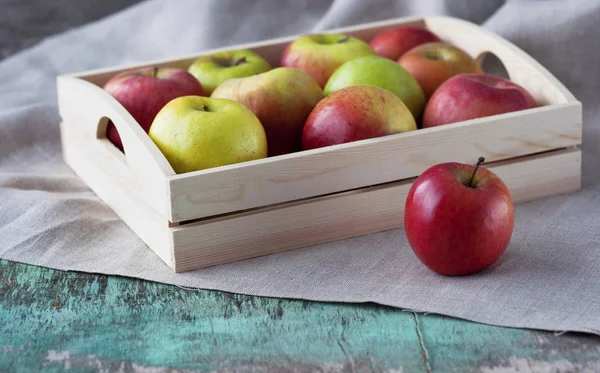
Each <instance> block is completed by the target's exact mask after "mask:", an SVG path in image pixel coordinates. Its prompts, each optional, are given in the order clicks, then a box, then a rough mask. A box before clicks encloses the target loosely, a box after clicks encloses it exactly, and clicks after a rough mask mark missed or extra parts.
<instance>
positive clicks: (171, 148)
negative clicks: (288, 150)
mask: <svg viewBox="0 0 600 373" xmlns="http://www.w3.org/2000/svg"><path fill="white" fill-rule="evenodd" d="M148 135H149V136H150V138H151V139H152V141H153V142H154V143H155V144H156V146H157V147H158V148H159V149H160V151H161V152H162V154H163V155H164V156H165V158H166V159H167V160H168V161H169V163H170V164H171V166H172V167H173V170H174V171H175V172H176V173H179V174H181V173H185V172H191V171H198V170H204V169H208V168H213V167H219V166H224V165H229V164H235V163H240V162H245V161H251V160H256V159H261V158H265V157H266V156H267V137H266V135H265V130H264V128H263V126H262V124H261V123H260V121H259V120H258V118H257V117H256V115H254V113H253V112H252V111H250V109H248V108H247V107H246V106H244V105H243V104H241V103H239V102H235V101H232V100H225V99H218V98H211V97H202V96H183V97H178V98H176V99H174V100H172V101H170V102H169V103H168V104H166V105H165V106H164V107H163V108H162V109H161V110H160V111H159V112H158V114H157V115H156V118H154V121H153V122H152V125H151V126H150V131H149V132H148Z"/></svg>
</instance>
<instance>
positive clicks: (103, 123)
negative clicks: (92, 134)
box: [96, 117, 125, 154]
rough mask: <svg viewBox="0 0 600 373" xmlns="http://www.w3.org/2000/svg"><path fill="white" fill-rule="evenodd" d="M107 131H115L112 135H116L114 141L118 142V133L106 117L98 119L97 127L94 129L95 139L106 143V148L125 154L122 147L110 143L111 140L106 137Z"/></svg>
mask: <svg viewBox="0 0 600 373" xmlns="http://www.w3.org/2000/svg"><path fill="white" fill-rule="evenodd" d="M109 129H110V130H112V131H115V133H114V135H116V136H117V137H116V139H118V140H115V141H118V142H120V136H119V132H118V131H117V128H116V127H115V125H114V124H112V121H111V120H110V118H108V117H102V118H100V120H98V127H97V128H96V138H97V139H98V140H106V142H107V143H108V146H110V147H112V148H114V149H115V150H117V151H119V152H121V153H123V154H125V149H123V145H122V144H115V143H113V142H112V141H111V139H110V138H109V137H108V131H109ZM113 138H115V137H114V136H113Z"/></svg>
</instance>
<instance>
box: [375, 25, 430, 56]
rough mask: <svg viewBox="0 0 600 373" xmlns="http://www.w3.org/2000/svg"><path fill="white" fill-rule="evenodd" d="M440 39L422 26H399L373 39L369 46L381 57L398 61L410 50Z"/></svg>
mask: <svg viewBox="0 0 600 373" xmlns="http://www.w3.org/2000/svg"><path fill="white" fill-rule="evenodd" d="M436 41H441V40H440V38H439V37H438V36H437V35H436V34H434V33H433V32H431V31H429V30H428V29H426V28H424V27H420V26H397V27H393V28H389V29H387V30H384V31H382V32H380V33H378V34H377V35H375V36H374V37H373V39H371V41H370V42H369V45H370V46H371V48H373V50H374V51H375V53H377V54H378V55H380V56H381V57H385V58H389V59H391V60H394V61H397V60H398V58H400V57H401V56H402V55H403V54H404V53H406V52H407V51H408V50H410V49H412V48H414V47H416V46H417V45H421V44H424V43H429V42H436Z"/></svg>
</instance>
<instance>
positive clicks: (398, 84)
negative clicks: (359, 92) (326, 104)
mask: <svg viewBox="0 0 600 373" xmlns="http://www.w3.org/2000/svg"><path fill="white" fill-rule="evenodd" d="M363 84H365V85H373V86H376V87H379V88H384V89H387V90H388V91H390V92H392V93H393V94H395V95H396V96H398V98H400V99H401V100H402V101H403V102H404V104H406V106H407V107H408V108H409V109H410V111H411V113H412V114H413V116H414V117H415V120H417V121H418V120H419V119H420V117H421V114H422V113H423V109H425V95H424V94H423V90H422V89H421V87H420V86H419V83H418V82H417V81H416V80H415V78H414V77H413V76H412V75H411V74H410V73H409V72H408V71H406V70H405V69H404V68H403V67H402V66H400V65H398V64H397V63H396V62H395V61H392V60H390V59H387V58H384V57H379V56H365V57H359V58H355V59H353V60H351V61H348V62H346V63H344V64H343V65H341V66H340V67H339V68H338V69H337V70H335V72H334V73H333V74H332V75H331V77H330V78H329V80H328V81H327V84H326V85H325V88H324V89H323V92H324V93H325V95H326V96H327V95H329V94H331V93H332V92H335V91H337V90H339V89H341V88H345V87H349V86H353V85H363Z"/></svg>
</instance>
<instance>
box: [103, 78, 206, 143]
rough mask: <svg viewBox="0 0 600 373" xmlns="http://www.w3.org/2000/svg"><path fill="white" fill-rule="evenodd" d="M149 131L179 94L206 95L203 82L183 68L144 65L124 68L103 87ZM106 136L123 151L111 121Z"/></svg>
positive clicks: (119, 138)
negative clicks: (157, 115)
mask: <svg viewBox="0 0 600 373" xmlns="http://www.w3.org/2000/svg"><path fill="white" fill-rule="evenodd" d="M103 89H104V90H105V91H107V92H108V93H109V94H110V95H111V96H113V97H114V98H115V99H116V100H117V101H118V102H119V103H120V104H121V105H123V107H124V108H125V109H126V110H127V111H128V112H129V113H130V114H131V116H132V117H133V118H134V119H135V120H136V121H137V123H138V124H139V125H140V126H141V127H142V128H143V129H144V131H145V132H146V133H148V129H149V128H150V125H151V124H152V121H153V120H154V117H155V116H156V114H157V113H158V112H159V110H160V109H162V107H163V106H165V105H166V104H167V103H168V102H169V101H171V100H172V99H174V98H177V97H180V96H187V95H197V96H204V95H205V92H204V88H203V87H202V84H200V83H199V82H198V80H196V78H194V77H193V76H192V75H191V74H190V73H188V72H187V71H186V70H184V69H178V68H171V67H142V68H138V69H132V70H127V71H123V72H121V73H119V74H117V75H115V76H114V77H112V78H111V79H109V80H108V81H107V82H106V83H105V84H104V86H103ZM106 137H107V138H108V140H109V141H110V142H112V143H113V144H114V145H115V146H116V147H117V148H119V149H120V150H121V151H123V143H122V142H121V137H120V136H119V133H118V132H117V129H116V127H115V125H114V124H113V123H112V122H109V123H108V126H107V128H106Z"/></svg>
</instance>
